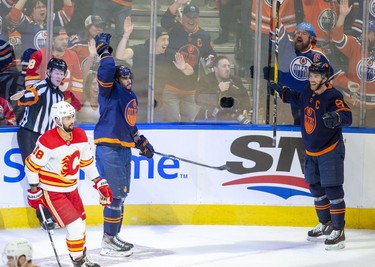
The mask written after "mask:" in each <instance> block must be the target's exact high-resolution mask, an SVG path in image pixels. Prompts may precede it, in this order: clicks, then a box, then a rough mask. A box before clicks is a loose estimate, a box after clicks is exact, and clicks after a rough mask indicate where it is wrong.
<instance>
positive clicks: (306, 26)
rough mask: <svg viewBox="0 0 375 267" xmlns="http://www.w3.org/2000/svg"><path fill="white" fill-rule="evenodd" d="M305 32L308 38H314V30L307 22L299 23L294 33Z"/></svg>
mask: <svg viewBox="0 0 375 267" xmlns="http://www.w3.org/2000/svg"><path fill="white" fill-rule="evenodd" d="M298 30H300V31H307V32H308V33H309V34H310V37H314V36H315V28H314V26H313V25H311V24H310V23H307V22H301V23H300V24H298V25H297V27H296V31H298Z"/></svg>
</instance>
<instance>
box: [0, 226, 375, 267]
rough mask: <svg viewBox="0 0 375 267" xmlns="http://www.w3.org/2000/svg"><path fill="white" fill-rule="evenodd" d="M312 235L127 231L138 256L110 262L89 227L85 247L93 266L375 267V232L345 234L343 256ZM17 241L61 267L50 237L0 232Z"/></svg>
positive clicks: (59, 235) (63, 255)
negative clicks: (311, 238) (24, 241)
mask: <svg viewBox="0 0 375 267" xmlns="http://www.w3.org/2000/svg"><path fill="white" fill-rule="evenodd" d="M308 230H310V229H309V228H304V227H266V226H265V227H258V226H210V225H205V226H189V225H184V226H180V225H179V226H123V231H122V232H121V234H120V236H121V237H122V238H124V239H125V240H126V241H128V242H131V243H134V245H135V247H134V249H133V255H131V256H130V257H124V258H109V257H102V256H100V255H99V252H100V242H101V238H102V227H101V226H97V227H91V226H90V227H87V232H86V237H87V243H86V245H87V249H88V253H87V254H88V256H89V258H90V259H91V260H92V261H96V262H97V263H99V264H100V265H101V266H113V267H119V266H125V267H136V266H137V267H139V266H142V267H156V266H160V267H177V266H181V267H182V266H189V267H190V266H191V267H201V266H202V267H203V266H204V267H208V266H210V267H221V266H222V267H245V266H246V267H250V266H256V267H260V266H265V267H273V266H276V267H283V266H285V267H303V266H309V267H313V266H340V267H367V266H369V267H371V266H375V230H355V229H346V248H345V249H343V250H339V251H325V249H324V244H323V243H322V242H308V241H306V233H307V231H308ZM16 237H24V238H26V239H29V240H30V241H31V242H32V244H33V248H34V260H33V263H34V264H36V265H38V266H39V267H45V266H57V263H56V258H55V256H54V252H53V249H52V246H51V243H50V240H49V237H48V234H47V232H44V231H42V230H40V229H11V230H0V249H1V251H3V248H4V246H5V244H6V243H7V242H8V241H9V240H12V239H14V238H16ZM53 240H54V244H55V247H56V250H57V253H58V255H59V259H60V262H61V266H63V267H65V266H72V264H71V261H70V259H69V256H68V251H67V248H66V244H65V229H58V230H55V231H54V234H53ZM1 266H4V263H2V265H1Z"/></svg>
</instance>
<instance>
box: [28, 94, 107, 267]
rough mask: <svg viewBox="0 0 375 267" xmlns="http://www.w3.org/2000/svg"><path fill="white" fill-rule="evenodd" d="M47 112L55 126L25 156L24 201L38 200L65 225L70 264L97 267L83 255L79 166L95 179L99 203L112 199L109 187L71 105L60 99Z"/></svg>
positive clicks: (32, 203)
mask: <svg viewBox="0 0 375 267" xmlns="http://www.w3.org/2000/svg"><path fill="white" fill-rule="evenodd" d="M50 116H51V117H52V118H53V119H54V120H55V122H56V124H57V127H56V128H54V129H51V130H49V131H47V132H45V133H44V134H43V135H41V136H40V138H39V139H38V141H37V143H36V147H35V149H34V151H33V153H32V154H30V156H28V157H27V158H26V164H25V165H26V166H25V172H26V175H27V179H28V183H29V184H30V189H29V190H28V197H27V198H28V203H29V205H30V206H31V207H33V208H34V209H38V208H39V204H42V205H43V206H44V207H47V208H48V210H49V211H50V212H51V214H52V216H53V217H54V219H55V220H56V222H57V223H58V224H59V225H60V227H66V229H67V234H66V244H67V247H68V250H69V254H70V257H71V259H72V261H73V265H74V266H76V267H77V266H94V267H98V266H99V265H98V264H96V263H92V262H90V261H89V260H88V258H87V257H86V248H85V232H86V230H85V228H86V223H85V220H86V213H85V210H84V206H83V203H82V200H81V197H80V195H79V192H78V188H77V186H78V184H77V183H78V180H79V171H80V169H82V170H83V171H84V172H85V174H86V177H88V178H89V179H90V180H92V181H93V182H94V183H95V185H94V188H95V189H97V190H98V191H99V195H100V199H99V202H100V204H101V205H103V206H106V205H109V204H111V203H112V191H111V189H110V187H109V186H108V183H107V181H106V180H105V179H103V178H100V177H99V172H98V170H97V168H96V165H95V161H94V158H93V155H92V151H91V148H90V144H89V142H88V138H87V136H86V133H85V132H84V131H83V130H82V129H80V128H77V127H74V116H75V109H74V107H73V106H72V105H70V104H69V103H67V102H65V101H60V102H58V103H56V104H54V105H53V106H52V109H51V115H50Z"/></svg>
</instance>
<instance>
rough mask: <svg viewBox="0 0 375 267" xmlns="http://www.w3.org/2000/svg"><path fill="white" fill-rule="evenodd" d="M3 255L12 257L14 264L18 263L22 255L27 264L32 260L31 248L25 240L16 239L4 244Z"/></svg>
mask: <svg viewBox="0 0 375 267" xmlns="http://www.w3.org/2000/svg"><path fill="white" fill-rule="evenodd" d="M4 255H5V256H7V257H13V258H14V260H15V262H17V261H18V259H19V257H21V256H22V255H24V256H25V257H26V262H27V261H29V260H32V258H33V247H32V245H31V243H30V242H29V241H28V240H27V239H25V238H17V239H14V240H12V241H10V242H9V243H8V244H6V246H5V248H4Z"/></svg>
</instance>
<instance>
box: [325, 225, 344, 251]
mask: <svg viewBox="0 0 375 267" xmlns="http://www.w3.org/2000/svg"><path fill="white" fill-rule="evenodd" d="M324 244H325V246H326V250H337V249H343V248H345V232H344V229H342V230H333V231H332V233H331V234H330V235H329V236H328V237H327V239H326V240H325V241H324Z"/></svg>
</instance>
